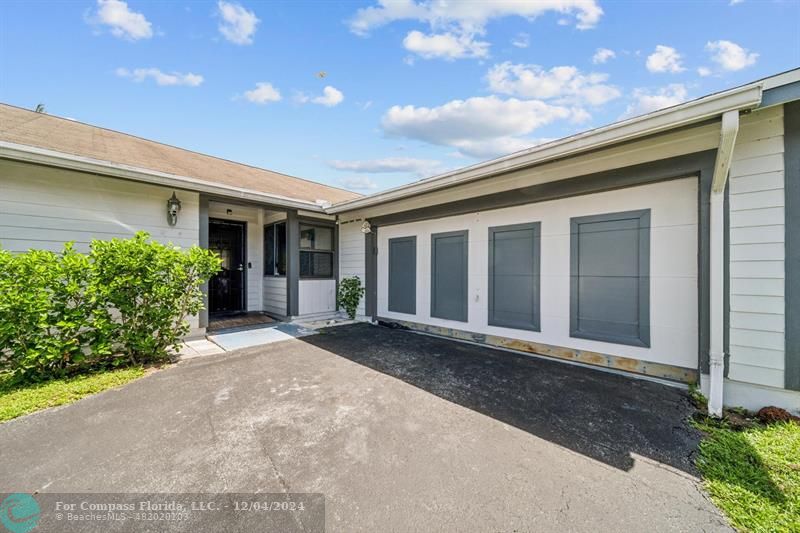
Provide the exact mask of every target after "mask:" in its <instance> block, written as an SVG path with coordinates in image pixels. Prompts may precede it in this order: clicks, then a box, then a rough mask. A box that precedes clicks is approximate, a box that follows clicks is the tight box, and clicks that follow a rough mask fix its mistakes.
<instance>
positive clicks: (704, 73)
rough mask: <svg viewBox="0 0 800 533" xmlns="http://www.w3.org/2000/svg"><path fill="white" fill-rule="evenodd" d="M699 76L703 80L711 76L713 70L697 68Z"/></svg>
mask: <svg viewBox="0 0 800 533" xmlns="http://www.w3.org/2000/svg"><path fill="white" fill-rule="evenodd" d="M697 75H698V76H701V77H703V78H705V77H707V76H711V69H710V68H708V67H697Z"/></svg>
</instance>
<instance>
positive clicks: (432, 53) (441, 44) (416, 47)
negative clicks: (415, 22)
mask: <svg viewBox="0 0 800 533" xmlns="http://www.w3.org/2000/svg"><path fill="white" fill-rule="evenodd" d="M403 46H404V47H405V49H406V50H408V51H409V52H413V53H415V54H417V55H419V56H421V57H423V58H425V59H434V58H442V59H446V60H448V61H452V60H454V59H461V58H465V57H487V56H488V55H489V43H487V42H486V41H477V40H475V35H474V34H470V33H460V34H454V33H450V32H448V33H440V34H436V33H433V34H430V35H426V34H424V33H422V32H420V31H416V30H414V31H411V32H409V33H408V35H406V38H405V39H403Z"/></svg>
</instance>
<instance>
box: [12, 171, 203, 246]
mask: <svg viewBox="0 0 800 533" xmlns="http://www.w3.org/2000/svg"><path fill="white" fill-rule="evenodd" d="M172 192H173V190H172V189H169V188H165V187H159V186H156V185H148V184H143V183H135V182H131V181H124V180H119V179H114V178H106V177H102V176H96V175H91V174H84V173H81V172H75V171H70V170H63V169H56V168H50V167H43V166H37V165H29V164H26V163H19V162H13V161H0V246H2V247H3V248H4V249H6V250H10V251H14V252H21V251H25V250H28V249H31V248H35V249H43V250H52V251H59V250H61V249H63V246H64V243H65V242H67V241H75V247H76V248H77V249H78V250H81V251H87V250H88V249H89V243H90V242H91V241H92V240H93V239H100V240H109V239H113V238H115V237H118V238H127V237H130V236H131V235H133V234H134V233H135V232H137V231H147V232H148V233H150V234H151V235H152V236H153V238H155V239H157V240H159V241H161V242H171V243H173V244H176V245H178V246H182V247H189V246H191V245H193V244H197V242H198V238H199V232H198V228H199V197H198V195H197V194H196V193H190V192H185V191H183V192H178V198H179V199H180V200H181V204H182V205H181V212H180V214H179V215H178V223H177V225H175V226H170V225H169V224H168V223H167V219H166V201H167V199H168V198H169V197H170V196H171V195H172Z"/></svg>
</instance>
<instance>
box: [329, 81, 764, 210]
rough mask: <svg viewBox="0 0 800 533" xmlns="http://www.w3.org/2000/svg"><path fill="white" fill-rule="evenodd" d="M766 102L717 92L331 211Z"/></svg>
mask: <svg viewBox="0 0 800 533" xmlns="http://www.w3.org/2000/svg"><path fill="white" fill-rule="evenodd" d="M760 102H761V85H760V84H751V85H746V86H744V87H739V88H736V89H731V90H728V91H724V92H721V93H717V94H712V95H709V96H705V97H703V98H699V99H697V100H693V101H691V102H686V103H684V104H680V105H677V106H674V107H670V108H667V109H663V110H661V111H656V112H654V113H650V114H647V115H643V116H640V117H635V118H631V119H628V120H624V121H622V122H617V123H615V124H611V125H609V126H604V127H602V128H597V129H594V130H590V131H587V132H584V133H580V134H578V135H573V136H571V137H567V138H565V139H561V140H558V141H554V142H551V143H547V144H543V145H540V146H535V147H533V148H530V149H528V150H525V151H522V152H517V153H514V154H511V155H507V156H505V157H501V158H499V159H494V160H492V161H487V162H485V163H479V164H477V165H472V166H469V167H465V168H462V169H459V170H455V171H452V172H448V173H446V174H441V175H439V176H434V177H431V178H427V179H424V180H421V181H418V182H415V183H412V184H409V185H403V186H400V187H395V188H394V189H389V190H387V191H384V192H381V193H377V194H373V195H370V196H366V197H364V198H356V199H355V200H348V201H345V202H341V203H338V204H336V205H334V206H332V207H330V208H329V209H327V210H326V212H327V213H342V212H344V211H353V210H356V209H361V208H364V207H369V206H372V205H376V204H381V203H385V202H389V201H392V200H398V199H400V198H405V197H408V196H413V195H418V194H423V193H427V192H431V191H435V190H438V189H442V188H445V187H451V186H453V185H457V184H463V183H468V182H471V181H475V180H478V179H483V178H486V177H489V176H493V175H496V174H500V173H505V172H510V171H513V170H518V169H520V168H524V167H529V166H532V165H537V164H541V163H545V162H547V161H552V160H554V159H560V158H564V157H569V156H572V155H575V154H577V153H580V152H585V151H588V150H594V149H597V148H601V147H603V146H608V145H611V144H617V143H620V142H623V141H628V140H631V139H635V138H639V137H644V136H647V135H652V134H654V133H659V132H662V131H665V130H669V129H674V128H678V127H681V126H685V125H688V124H693V123H697V122H702V121H704V120H708V119H712V118H716V117H718V116H720V115H722V114H724V113H726V112H728V111H738V110H741V109H751V108H754V107H756V106H758V104H759V103H760Z"/></svg>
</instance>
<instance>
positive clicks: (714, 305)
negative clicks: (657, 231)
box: [708, 190, 725, 417]
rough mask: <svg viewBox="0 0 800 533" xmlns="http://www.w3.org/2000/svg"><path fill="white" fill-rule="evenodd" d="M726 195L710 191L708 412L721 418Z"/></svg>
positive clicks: (723, 354) (723, 363)
mask: <svg viewBox="0 0 800 533" xmlns="http://www.w3.org/2000/svg"><path fill="white" fill-rule="evenodd" d="M724 202H725V193H723V192H715V191H713V190H712V191H711V213H710V214H711V224H710V230H711V242H710V244H711V257H710V265H711V279H710V283H711V286H710V288H709V289H710V290H709V292H710V297H711V313H710V315H711V316H710V329H711V331H710V334H711V335H710V337H711V338H710V347H709V374H710V378H711V380H710V383H709V391H708V413H709V414H710V415H711V416H716V417H721V416H722V400H723V397H722V384H723V382H724V376H723V370H724V366H725V360H724V357H725V353H724V350H725V348H724V342H723V339H724V335H725V330H724V309H723V302H724V289H725V284H724V283H725V279H724V272H725V266H724V264H723V261H724V260H725V238H724V237H725V234H724V231H725V203H724Z"/></svg>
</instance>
